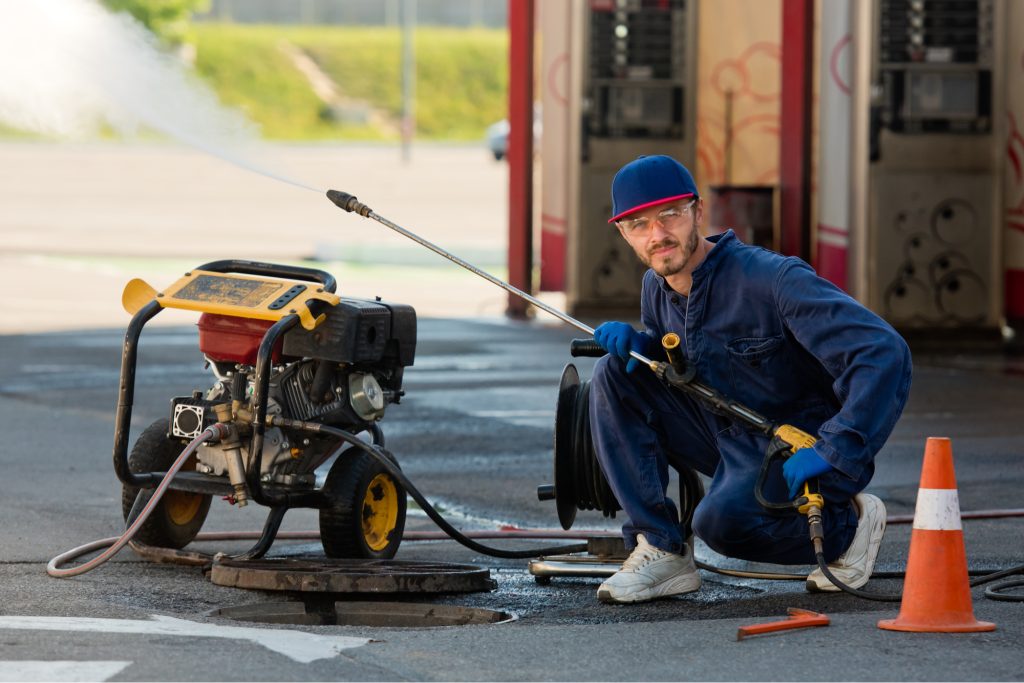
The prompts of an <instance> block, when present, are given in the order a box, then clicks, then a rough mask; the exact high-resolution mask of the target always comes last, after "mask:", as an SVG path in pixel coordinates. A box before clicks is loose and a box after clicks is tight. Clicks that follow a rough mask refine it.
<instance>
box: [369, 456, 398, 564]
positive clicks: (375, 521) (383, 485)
mask: <svg viewBox="0 0 1024 683" xmlns="http://www.w3.org/2000/svg"><path fill="white" fill-rule="evenodd" d="M397 523H398V487H397V486H395V482H394V480H393V479H392V478H391V476H390V475H387V474H378V475H377V476H376V477H374V478H373V479H372V480H370V485H369V486H367V487H366V496H365V497H364V498H363V539H364V540H365V541H366V545H367V546H369V547H370V549H371V550H383V549H384V548H386V547H387V546H388V543H389V542H390V539H389V538H388V534H390V533H391V532H392V530H394V528H395V525H396V524H397Z"/></svg>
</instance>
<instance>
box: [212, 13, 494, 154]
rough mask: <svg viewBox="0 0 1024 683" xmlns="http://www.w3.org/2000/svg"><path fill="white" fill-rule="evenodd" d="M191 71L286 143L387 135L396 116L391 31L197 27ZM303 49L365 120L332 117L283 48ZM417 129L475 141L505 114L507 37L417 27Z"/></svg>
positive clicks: (423, 134) (393, 131) (398, 47)
mask: <svg viewBox="0 0 1024 683" xmlns="http://www.w3.org/2000/svg"><path fill="white" fill-rule="evenodd" d="M195 36H196V55H197V57H196V71H197V73H198V75H199V76H200V77H201V78H203V79H204V80H206V81H207V82H208V83H209V84H210V85H211V86H212V87H213V89H214V90H215V91H216V92H217V93H218V95H219V96H220V98H221V100H222V101H223V102H224V103H225V104H227V105H229V106H234V107H238V108H239V109H241V110H242V111H243V112H244V113H245V114H246V115H247V116H248V117H249V118H250V119H251V120H253V121H254V122H255V123H257V124H258V125H259V126H260V128H261V130H262V132H263V135H264V136H265V137H268V138H273V139H289V140H317V139H358V140H394V139H397V138H398V132H397V122H398V121H399V120H400V118H401V105H402V99H401V89H402V85H401V56H402V43H401V34H400V32H399V30H398V29H397V28H363V27H360V28H352V27H322V26H252V25H244V26H242V25H237V24H219V23H201V24H196V25H195ZM285 43H290V44H291V45H293V46H295V47H297V48H299V49H301V50H303V51H304V52H305V53H306V54H307V55H309V56H310V57H311V58H312V59H313V60H314V61H315V62H316V63H317V64H318V65H319V67H320V68H321V69H322V70H323V71H324V72H325V73H327V74H328V75H329V76H330V77H331V79H332V80H333V81H334V83H335V84H336V85H337V86H338V88H339V90H340V92H341V94H342V96H343V97H344V98H345V100H346V101H350V102H356V103H358V104H360V105H365V106H366V107H368V108H369V109H371V110H372V111H373V112H374V113H375V114H376V116H373V117H370V119H369V120H367V121H364V122H360V121H348V120H344V118H342V119H339V118H338V117H337V116H336V115H335V112H333V111H332V110H331V108H329V107H327V106H325V105H324V103H323V102H321V100H320V99H319V98H318V97H317V96H316V95H315V94H314V92H313V91H312V89H311V87H310V86H309V84H308V82H307V80H306V78H305V77H304V76H303V75H302V74H301V73H300V72H299V71H298V69H296V68H295V66H294V65H293V64H292V62H291V60H290V59H289V58H288V56H287V55H286V54H285V53H284V51H283V50H282V49H281V45H282V44H285ZM415 45H416V51H415V55H416V71H417V83H416V123H417V126H416V134H417V137H419V138H422V139H430V140H475V139H480V138H482V137H483V135H484V131H485V129H486V127H487V126H488V125H489V124H491V123H493V122H494V121H497V120H498V119H501V118H504V116H505V111H506V89H507V82H508V73H507V71H508V68H507V52H508V41H507V37H506V33H505V32H504V31H501V30H491V29H447V28H431V27H424V28H419V29H417V31H416V36H415Z"/></svg>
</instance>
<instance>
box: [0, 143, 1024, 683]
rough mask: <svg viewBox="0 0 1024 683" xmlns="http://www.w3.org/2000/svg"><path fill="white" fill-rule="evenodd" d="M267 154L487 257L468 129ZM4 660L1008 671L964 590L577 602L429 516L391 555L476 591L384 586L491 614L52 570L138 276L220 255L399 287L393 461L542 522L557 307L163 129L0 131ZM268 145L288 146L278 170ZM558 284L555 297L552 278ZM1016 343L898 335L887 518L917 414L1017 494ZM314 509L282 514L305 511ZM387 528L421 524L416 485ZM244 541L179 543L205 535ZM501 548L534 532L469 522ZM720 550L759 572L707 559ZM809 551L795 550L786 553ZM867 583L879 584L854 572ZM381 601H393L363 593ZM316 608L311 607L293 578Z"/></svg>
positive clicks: (158, 570) (882, 582)
mask: <svg viewBox="0 0 1024 683" xmlns="http://www.w3.org/2000/svg"><path fill="white" fill-rule="evenodd" d="M270 151H271V152H272V156H274V157H275V158H276V159H279V160H283V162H282V164H280V165H279V164H278V163H277V162H276V161H275V162H274V163H271V164H270V166H271V167H272V168H274V169H275V170H280V169H285V170H282V171H281V172H282V173H287V174H289V175H292V174H293V175H295V176H297V177H301V178H302V179H303V180H304V181H306V182H309V183H310V184H311V185H312V186H315V187H320V186H325V187H326V186H332V187H338V188H340V189H343V190H346V191H350V192H353V193H355V194H357V195H358V196H359V197H360V199H363V200H366V201H367V202H368V203H370V204H371V206H374V208H375V209H377V210H378V211H379V212H380V213H382V214H385V215H387V216H388V217H390V218H392V219H394V220H396V221H397V222H399V223H401V224H403V225H405V226H406V227H408V228H410V229H413V230H414V231H416V232H418V233H419V234H421V235H423V236H425V237H427V238H428V239H431V240H433V241H434V242H436V243H438V244H441V245H442V246H444V247H446V248H448V249H449V250H451V251H453V252H454V253H456V254H458V255H460V256H462V257H464V258H468V259H469V260H471V261H473V262H475V263H476V265H479V266H484V267H486V268H488V269H489V270H492V272H495V273H496V274H498V275H499V276H500V275H501V254H502V253H503V250H504V245H505V236H504V226H505V220H506V219H505V211H506V210H507V201H506V196H505V191H504V188H505V185H504V184H505V182H506V179H507V175H506V172H505V166H504V165H503V164H495V163H494V162H493V161H492V160H491V159H489V158H487V156H486V152H485V150H483V149H478V148H474V147H454V148H446V147H428V146H423V147H418V148H417V149H416V150H415V153H414V159H413V162H412V163H411V164H408V165H406V164H402V163H401V162H400V156H399V153H398V150H397V149H394V148H386V147H372V146H341V145H339V146H323V145H320V146H290V147H289V146H281V147H277V148H274V149H272V150H270ZM0 158H2V159H3V160H4V163H3V164H0V181H2V182H0V266H2V267H0V283H2V286H3V287H4V291H5V292H7V294H6V295H5V297H4V300H3V304H0V305H2V307H3V308H2V310H3V313H4V315H3V316H0V333H2V334H4V335H5V336H0V427H2V432H0V433H2V434H3V441H2V445H0V465H2V467H3V469H2V473H3V476H0V519H2V521H3V523H2V524H0V549H2V554H0V681H5V680H97V681H98V680H280V681H286V680H676V679H678V680H805V679H817V680H1021V679H1024V664H1022V663H1021V657H1020V651H1021V650H1020V647H1021V643H1022V642H1024V611H1022V610H1024V606H1022V605H1021V604H1020V603H1009V602H997V601H994V600H990V599H987V598H985V597H983V595H982V590H981V589H975V590H974V591H972V594H973V596H974V610H975V612H976V614H977V616H978V618H979V619H985V620H988V621H992V622H995V623H996V624H997V626H998V628H997V630H995V631H993V632H990V633H979V634H965V635H953V634H933V635H927V634H903V633H893V632H888V631H882V630H879V629H878V628H876V626H875V624H876V622H877V621H878V620H879V619H883V618H891V617H893V616H895V615H896V613H897V606H896V605H895V604H891V603H878V602H870V601H866V600H862V599H858V598H854V597H852V596H848V595H811V594H808V593H806V592H805V591H804V589H803V584H802V582H801V581H783V580H763V579H749V578H735V577H729V576H723V575H720V574H716V573H712V572H703V578H704V586H703V588H702V589H701V590H700V591H699V592H697V593H694V594H691V595H688V596H684V597H680V598H673V599H668V600H662V601H658V602H654V603H650V604H644V605H636V606H609V605H603V604H600V603H599V602H598V601H597V599H596V588H597V585H598V583H599V580H598V579H595V578H571V577H558V578H555V579H553V580H552V581H551V583H549V584H546V585H541V584H538V583H537V582H536V581H535V580H534V578H533V577H532V576H531V575H530V574H529V573H528V571H527V564H526V562H525V561H521V560H499V559H494V558H491V557H488V556H485V555H482V554H479V553H477V552H474V551H470V550H467V549H465V548H463V547H461V546H459V545H457V544H455V543H454V542H451V541H430V542H413V541H411V540H406V541H405V542H403V544H402V546H401V548H400V550H399V554H398V558H399V559H402V560H409V561H422V562H445V563H470V564H474V565H477V566H481V567H485V568H487V569H489V570H490V572H491V577H492V578H493V579H494V580H495V588H494V589H493V590H489V591H484V592H479V593H472V594H464V595H460V594H441V595H436V596H404V597H402V601H405V602H415V603H416V604H417V605H419V606H421V607H422V605H424V604H437V605H448V606H457V607H463V608H475V609H485V610H492V611H494V612H496V613H500V614H502V615H510V619H507V620H506V621H505V622H504V623H496V624H490V625H478V626H442V627H433V628H426V627H415V628H399V627H389V626H380V625H377V626H337V625H330V626H316V625H310V624H305V625H284V624H276V625H273V624H258V623H246V622H240V621H230V620H228V619H225V618H223V617H218V616H211V613H212V612H214V611H215V610H220V609H223V608H229V607H237V606H244V605H252V604H257V605H262V606H266V605H268V604H271V603H276V602H279V601H282V600H288V601H292V602H294V601H296V600H299V599H300V598H301V596H299V595H297V594H294V593H286V594H284V595H281V594H277V593H272V592H268V591H255V590H244V589H238V588H227V587H222V586H218V585H214V584H213V583H212V582H211V581H210V580H209V578H208V577H207V576H206V575H205V574H204V572H203V570H202V569H201V568H199V567H187V566H178V565H171V564H156V563H152V562H148V561H145V560H143V559H141V558H139V557H138V556H136V555H135V554H134V553H133V552H131V551H127V550H126V551H123V552H122V553H121V554H120V555H118V556H117V557H116V558H115V559H114V560H113V561H112V562H110V563H108V564H106V565H104V566H102V567H100V568H99V569H97V570H95V571H93V572H91V573H89V574H85V575H83V576H80V577H77V578H72V579H54V578H50V577H49V576H47V574H46V572H45V567H46V563H47V562H48V561H49V560H50V558H52V557H54V556H55V555H57V554H58V553H60V552H62V551H64V550H67V549H69V548H71V547H74V546H78V545H80V544H83V543H86V542H88V541H91V540H93V539H96V538H103V537H108V536H112V535H115V534H117V533H119V532H120V530H121V526H122V524H123V521H122V519H121V510H120V498H121V487H120V484H119V482H118V481H117V479H116V477H115V475H114V472H113V469H112V466H111V445H112V436H113V414H114V408H115V402H116V395H117V385H118V368H119V359H120V349H121V344H122V338H123V331H124V325H125V324H126V322H127V316H126V315H125V313H124V312H123V311H122V310H120V305H119V303H120V290H121V288H122V287H123V286H124V283H125V282H126V281H127V280H128V279H130V278H132V277H143V278H145V279H147V280H149V281H150V282H152V283H153V284H154V285H155V286H158V287H159V286H161V285H162V284H167V283H169V282H172V281H173V280H174V279H176V278H177V277H178V276H179V275H180V273H181V272H183V271H184V270H187V269H189V268H192V267H194V266H195V265H197V264H199V263H203V262H205V261H208V260H213V259H218V258H228V257H237V258H254V259H268V260H281V261H289V262H298V261H302V260H304V259H308V258H315V259H319V261H318V262H319V263H320V264H321V265H322V267H324V268H326V269H328V270H330V271H331V272H333V273H334V274H335V275H337V276H338V278H339V283H340V290H341V292H342V293H343V294H345V295H347V296H359V297H365V298H372V297H373V296H376V295H380V296H382V297H383V298H384V299H386V300H390V301H396V302H402V303H409V304H412V305H413V306H415V307H416V309H417V311H418V313H419V316H420V319H419V334H418V344H417V357H416V363H415V365H414V366H412V367H411V368H408V370H407V372H406V376H405V384H404V388H405V389H406V391H407V394H406V396H405V398H403V400H402V402H401V404H400V405H397V406H391V407H389V409H388V412H387V414H386V416H385V418H384V420H383V421H382V423H381V426H382V427H383V430H384V432H385V434H386V436H387V439H388V446H389V448H390V449H391V450H392V451H393V452H394V453H395V454H396V456H397V457H398V459H399V461H400V463H401V465H402V468H403V470H404V471H405V472H406V473H407V474H408V475H409V476H410V478H411V479H412V480H413V482H414V483H415V484H416V485H417V486H418V487H419V488H420V490H421V491H422V492H423V493H424V494H425V495H426V496H427V497H428V499H429V500H430V501H432V502H433V503H434V504H436V505H437V506H438V507H439V508H440V509H441V510H442V511H443V512H444V514H445V515H446V516H447V517H449V518H450V519H451V520H452V522H453V523H454V524H456V526H458V527H460V528H463V529H477V530H487V529H490V530H493V529H498V528H500V527H502V526H506V525H515V526H518V527H522V528H546V529H551V528H556V527H558V521H557V517H556V514H555V508H554V504H553V503H552V502H541V501H538V500H537V497H536V494H535V489H536V486H537V485H538V484H542V483H550V482H551V481H552V440H553V422H554V412H555V411H554V408H555V402H556V394H557V388H558V381H559V376H560V373H561V370H562V367H563V365H564V364H565V363H567V362H570V361H572V362H575V363H576V364H577V366H578V367H579V368H580V372H581V374H582V375H583V377H584V378H586V377H588V376H589V373H590V370H591V367H592V362H593V361H592V360H588V359H576V360H573V359H571V358H570V356H569V353H568V342H569V340H570V339H571V338H573V337H575V336H577V333H576V331H575V330H573V329H571V328H568V327H567V326H565V325H564V324H562V323H560V322H557V321H552V320H550V319H546V318H544V317H543V314H541V315H540V316H538V318H536V319H534V320H531V321H509V320H507V319H505V318H503V317H502V312H503V310H504V305H505V301H506V295H505V294H504V293H503V292H501V291H500V290H497V289H496V288H494V287H492V286H491V285H490V284H488V283H486V282H483V281H482V280H480V279H479V278H476V277H474V276H472V275H470V274H467V273H463V272H460V271H457V270H455V269H454V266H451V265H450V264H447V263H444V262H443V260H442V261H441V262H440V265H439V261H438V259H439V257H436V256H435V255H432V254H423V253H420V252H421V251H422V250H420V249H418V248H416V247H409V246H408V245H407V244H406V243H404V242H402V241H401V240H398V241H396V240H395V239H394V238H393V236H390V235H385V234H384V233H382V232H381V230H383V228H378V227H376V226H375V225H373V224H370V223H368V222H365V221H364V222H360V220H361V219H358V218H355V217H352V216H346V215H344V214H340V213H339V212H338V210H337V209H336V208H334V207H333V206H332V205H331V204H330V203H329V202H328V201H327V200H326V199H324V198H321V197H314V196H313V195H312V194H311V193H309V192H305V191H303V190H299V189H296V188H295V187H294V186H285V185H280V184H277V183H273V182H270V181H267V180H266V179H265V178H262V177H260V176H256V175H251V174H246V173H242V172H240V171H238V170H236V169H234V168H232V167H230V166H228V165H225V164H223V163H222V162H220V161H219V160H215V159H212V158H207V157H204V156H202V155H198V154H195V153H191V152H186V151H182V150H180V149H177V148H174V147H173V146H167V145H134V146H121V145H92V144H90V145H77V146H76V145H71V146H68V145H49V144H45V143H5V144H2V145H0ZM286 167H287V168H286ZM552 303H553V304H555V305H558V303H559V302H558V300H557V297H556V298H555V299H553V300H552ZM172 313H173V312H167V313H164V314H161V315H160V316H158V318H157V319H155V320H154V323H153V325H152V326H151V327H150V328H147V330H146V332H145V334H144V335H143V342H142V352H141V356H140V364H139V373H138V391H137V394H136V404H135V405H136V410H135V413H134V420H133V425H132V438H133V439H134V438H135V437H136V436H137V435H138V434H139V433H140V432H141V431H142V429H144V428H145V426H146V425H148V424H150V423H151V422H152V421H153V420H155V419H158V418H160V417H162V416H164V415H166V413H167V411H168V401H169V399H170V398H171V397H173V396H179V395H187V394H189V393H191V392H192V391H193V390H195V389H204V388H206V387H207V386H208V385H209V383H210V381H211V378H210V375H209V374H208V371H207V370H205V369H204V368H203V359H202V357H201V355H200V353H199V351H198V349H197V334H196V328H195V326H194V316H192V315H191V314H185V313H180V314H178V315H173V314H172ZM1021 405H1024V362H1022V361H1021V359H1019V358H1015V357H1010V356H1003V355H999V354H986V355H979V354H974V355H952V354H949V355H929V356H924V355H921V354H917V355H916V356H915V374H914V384H913V388H912V391H911V397H910V402H909V405H908V407H907V410H906V411H905V413H904V415H903V418H902V419H901V420H900V422H899V423H898V425H897V427H896V429H895V432H894V433H893V435H892V437H891V438H890V440H889V442H888V443H887V444H886V446H885V448H884V449H883V450H882V452H881V453H880V454H879V456H878V459H877V470H876V475H875V479H874V481H873V482H872V484H871V486H870V487H869V491H871V492H873V493H875V494H877V495H878V496H880V497H881V498H882V499H883V500H884V501H885V503H886V505H887V507H888V511H889V513H890V514H892V515H909V514H912V513H913V511H914V506H915V499H916V495H917V487H918V483H919V476H920V469H921V460H922V455H923V451H924V445H925V440H926V438H927V437H929V436H946V437H949V438H951V439H952V444H953V450H954V457H955V462H956V474H957V478H958V482H959V500H960V507H961V509H962V510H964V511H972V510H986V509H994V508H1020V507H1024V497H1022V496H1021V493H1020V492H1021V490H1022V488H1024V467H1022V462H1021V457H1022V451H1024V438H1022V437H1024V420H1021V419H1020V415H1021ZM265 513H266V510H265V509H263V508H261V507H260V506H257V505H250V506H248V507H247V508H245V509H242V510H239V509H237V508H235V507H232V506H230V505H228V504H226V503H224V502H222V501H219V500H215V501H214V505H213V508H212V509H211V513H210V516H209V518H208V520H207V522H206V525H205V526H204V530H205V531H243V530H256V529H258V528H259V527H260V526H261V525H262V523H263V519H264V516H265ZM620 523H621V519H605V518H604V517H602V516H601V515H600V514H599V513H595V512H580V513H579V515H578V517H577V521H576V524H575V526H574V529H576V530H578V529H596V530H604V531H608V532H610V533H614V531H615V529H616V528H617V527H618V525H619V524H620ZM317 524H318V520H317V515H316V513H315V512H312V511H308V510H295V511H291V512H289V513H288V515H287V516H286V518H285V521H284V527H283V528H284V529H285V530H288V531H299V530H311V529H312V530H315V529H316V528H317ZM1021 525H1022V521H1021V520H1020V519H990V520H968V521H965V522H964V541H965V546H966V551H967V556H968V559H969V562H970V564H971V566H972V567H974V568H980V569H998V568H1003V567H1008V566H1012V565H1016V564H1019V563H1021V562H1022V561H1024V550H1022V545H1021V540H1020V539H1021V538H1022V536H1024V535H1022V533H1021V529H1022V526H1021ZM408 528H409V529H410V530H414V531H424V530H431V529H433V528H434V527H433V524H432V523H431V522H430V521H429V520H427V519H426V517H425V516H424V515H423V514H422V513H420V512H418V511H416V510H412V511H411V512H410V516H409V521H408ZM909 539H910V527H909V526H908V525H891V526H890V527H889V529H888V531H887V532H886V535H885V538H884V540H883V544H882V549H881V554H880V557H879V563H878V567H877V569H879V570H881V571H891V570H900V569H902V568H903V567H904V566H905V565H906V560H907V552H908V546H909ZM250 543H251V541H250V542H238V541H232V542H219V543H206V544H203V545H201V549H202V550H203V551H205V552H211V553H212V552H218V551H222V552H226V553H229V554H233V553H238V552H241V551H243V550H245V549H246V548H247V547H248V545H249V544H250ZM492 543H494V544H495V545H502V546H503V547H507V548H518V549H522V548H530V547H535V546H536V545H537V544H539V543H541V541H527V540H514V541H510V540H503V541H492ZM271 556H273V557H279V558H280V557H291V558H295V557H298V558H304V559H307V560H311V561H315V560H317V559H319V558H322V557H323V554H322V550H321V549H320V546H319V544H318V543H317V542H315V541H280V542H278V543H276V544H275V545H274V547H273V549H272V550H271ZM697 556H698V559H702V560H704V561H706V562H709V563H711V564H713V565H716V566H724V567H732V568H742V569H756V570H771V569H778V568H772V567H763V566H752V565H747V564H745V563H741V562H737V561H734V560H729V559H727V558H721V557H717V556H715V555H714V554H713V553H711V552H710V551H709V550H708V549H707V548H706V547H704V546H702V545H700V544H698V548H697ZM781 569H782V570H784V571H788V572H806V571H807V570H808V569H809V568H807V567H795V568H794V567H785V568H781ZM869 588H870V589H872V590H877V591H897V590H898V589H899V583H898V581H895V580H890V579H879V580H873V581H872V582H871V583H870V584H869ZM378 600H380V602H379V604H380V605H381V608H380V611H381V612H382V613H384V612H387V611H388V610H389V604H390V603H392V602H394V600H393V599H392V598H388V597H383V598H378ZM311 604H312V603H311ZM790 607H796V608H803V609H808V610H813V611H816V612H821V613H825V614H827V615H828V616H829V617H830V618H831V624H830V625H829V626H828V627H825V628H816V629H810V630H803V631H794V632H788V633H782V634H777V635H771V636H761V637H757V638H750V639H747V640H744V641H742V642H737V641H736V629H737V627H739V626H741V625H746V624H752V623H758V622H763V621H772V620H778V619H783V618H785V616H786V611H787V608H790Z"/></svg>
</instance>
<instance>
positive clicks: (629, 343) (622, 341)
mask: <svg viewBox="0 0 1024 683" xmlns="http://www.w3.org/2000/svg"><path fill="white" fill-rule="evenodd" d="M594 341H596V342H597V343H598V344H600V345H601V346H602V347H603V348H604V350H605V351H607V352H608V353H611V354H614V355H616V356H618V357H619V358H621V359H622V360H624V361H626V372H633V370H635V369H636V367H637V366H638V365H640V361H638V360H637V359H636V358H633V357H632V356H630V355H629V352H630V351H636V352H637V353H639V354H644V355H646V353H647V349H648V347H649V346H650V344H651V341H652V339H651V338H650V337H649V336H647V335H646V334H644V333H643V332H637V331H636V330H634V329H633V328H632V327H630V326H629V325H627V324H626V323H619V322H608V323H604V324H603V325H601V326H599V327H598V328H597V329H596V330H594Z"/></svg>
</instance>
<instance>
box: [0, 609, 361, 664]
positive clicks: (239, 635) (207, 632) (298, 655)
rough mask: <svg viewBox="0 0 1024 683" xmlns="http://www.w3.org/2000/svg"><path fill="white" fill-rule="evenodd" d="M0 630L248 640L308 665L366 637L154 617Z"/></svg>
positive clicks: (23, 620) (49, 622)
mask: <svg viewBox="0 0 1024 683" xmlns="http://www.w3.org/2000/svg"><path fill="white" fill-rule="evenodd" d="M0 629H19V630H24V631H93V632H96V633H139V634H143V635H165V636H185V637H192V638H228V639H231V640H249V641H252V642H254V643H256V644H257V645H262V646H263V647H265V648H267V649H268V650H273V651H274V652H277V653H279V654H282V655H284V656H286V657H290V658H292V659H294V660H295V661H297V662H302V663H303V664H308V663H310V662H313V661H316V660H318V659H327V658H330V657H335V656H337V655H338V654H339V653H340V652H341V651H342V650H347V649H349V648H353V647H360V646H362V645H366V644H367V643H368V642H370V640H369V639H368V638H353V637H349V636H321V635H318V634H315V633H304V632H302V631H291V630H286V629H270V628H248V627H243V626H228V625H225V624H204V623H199V622H195V621H187V620H185V619H175V618H174V617H165V616H160V615H158V614H154V615H152V619H151V620H150V621H143V620H140V619H95V618H89V617H0Z"/></svg>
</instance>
